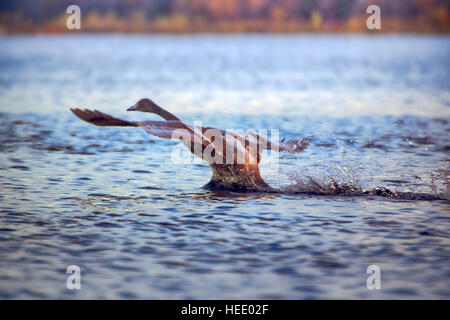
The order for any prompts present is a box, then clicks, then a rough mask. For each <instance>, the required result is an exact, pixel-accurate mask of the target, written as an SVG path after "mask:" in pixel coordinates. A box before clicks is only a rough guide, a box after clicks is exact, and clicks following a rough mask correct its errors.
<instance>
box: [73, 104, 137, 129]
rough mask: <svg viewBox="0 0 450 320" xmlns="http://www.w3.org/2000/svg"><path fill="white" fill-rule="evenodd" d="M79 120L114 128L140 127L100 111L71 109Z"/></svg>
mask: <svg viewBox="0 0 450 320" xmlns="http://www.w3.org/2000/svg"><path fill="white" fill-rule="evenodd" d="M70 111H72V112H73V113H74V114H75V115H76V116H77V117H78V118H80V119H81V120H83V121H86V122H89V123H91V124H93V125H96V126H114V127H138V126H139V125H138V123H136V122H131V121H126V120H122V119H118V118H114V117H113V116H110V115H109V114H106V113H103V112H100V111H98V110H94V111H91V110H88V109H84V110H81V109H78V108H76V109H70Z"/></svg>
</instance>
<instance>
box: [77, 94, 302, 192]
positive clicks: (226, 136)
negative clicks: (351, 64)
mask: <svg viewBox="0 0 450 320" xmlns="http://www.w3.org/2000/svg"><path fill="white" fill-rule="evenodd" d="M70 110H71V111H72V112H73V113H74V114H75V115H76V116H77V117H78V118H80V119H81V120H83V121H86V122H88V123H90V124H93V125H96V126H120V127H139V128H141V129H144V130H145V131H146V132H147V133H149V134H151V135H154V136H157V137H160V138H165V139H178V140H181V141H182V142H183V143H184V145H185V146H186V147H187V148H188V149H189V150H190V151H191V152H192V153H193V154H194V155H195V156H197V157H199V158H201V159H203V160H205V161H206V162H207V163H208V164H209V166H210V167H211V169H212V177H211V180H210V181H209V182H208V183H207V184H206V185H205V186H203V188H205V189H213V190H232V191H241V192H274V191H275V190H274V189H273V188H272V187H270V186H269V185H268V184H267V183H266V182H265V181H264V179H263V178H262V177H261V175H260V172H259V167H258V164H259V162H260V160H261V151H262V150H275V151H278V152H281V151H286V152H289V153H295V152H301V151H303V150H304V149H305V148H306V147H307V146H308V140H307V139H301V140H290V141H287V142H285V141H284V139H283V140H281V142H273V141H269V140H267V139H265V138H264V137H262V136H260V135H257V134H256V133H252V132H246V133H243V134H241V133H233V132H230V131H224V130H221V129H217V128H211V127H206V128H205V127H198V126H197V127H194V126H190V125H187V124H185V123H183V122H182V121H181V120H180V119H179V118H178V117H176V116H175V115H173V114H171V113H170V112H168V111H167V110H165V109H163V108H161V107H160V106H158V105H156V103H154V102H153V101H151V100H150V99H141V100H139V101H138V102H137V103H136V104H135V105H134V106H132V107H130V108H128V109H127V111H141V112H151V113H155V114H157V115H159V116H161V117H162V118H164V119H165V120H166V121H148V120H147V121H127V120H122V119H119V118H116V117H113V116H111V115H108V114H106V113H103V112H100V111H98V110H94V111H92V110H89V109H84V110H81V109H78V108H74V109H72V108H71V109H70Z"/></svg>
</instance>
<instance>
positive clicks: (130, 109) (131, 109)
mask: <svg viewBox="0 0 450 320" xmlns="http://www.w3.org/2000/svg"><path fill="white" fill-rule="evenodd" d="M127 111H136V105H134V106H131V107H129V108H128V109H127Z"/></svg>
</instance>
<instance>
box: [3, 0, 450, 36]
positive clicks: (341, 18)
mask: <svg viewBox="0 0 450 320" xmlns="http://www.w3.org/2000/svg"><path fill="white" fill-rule="evenodd" d="M72 4H76V5H78V6H80V8H81V12H82V19H83V26H82V31H83V32H126V33H134V32H138V33H159V32H164V33H198V32H202V33H204V32H221V33H222V32H225V33H236V32H283V33H286V32H367V31H368V30H367V29H366V27H365V20H366V19H367V15H366V8H367V7H368V6H369V5H373V4H375V5H378V6H380V8H382V19H383V28H382V31H383V32H418V33H434V32H436V33H447V32H449V31H450V24H449V19H448V13H449V6H450V4H449V1H447V0H402V1H392V0H151V1H144V0H97V1H91V0H62V1H58V0H33V1H27V0H6V1H2V2H1V4H0V32H2V33H63V32H68V30H67V29H66V23H65V21H66V18H67V16H66V14H65V11H66V8H67V7H68V6H69V5H72Z"/></svg>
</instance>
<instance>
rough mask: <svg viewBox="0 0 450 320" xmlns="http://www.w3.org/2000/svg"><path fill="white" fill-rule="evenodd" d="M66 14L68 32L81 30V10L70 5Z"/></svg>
mask: <svg viewBox="0 0 450 320" xmlns="http://www.w3.org/2000/svg"><path fill="white" fill-rule="evenodd" d="M66 13H67V14H69V16H68V17H67V20H66V26H67V29H69V30H80V29H81V9H80V7H79V6H77V5H74V4H72V5H70V6H68V7H67V9H66Z"/></svg>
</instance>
